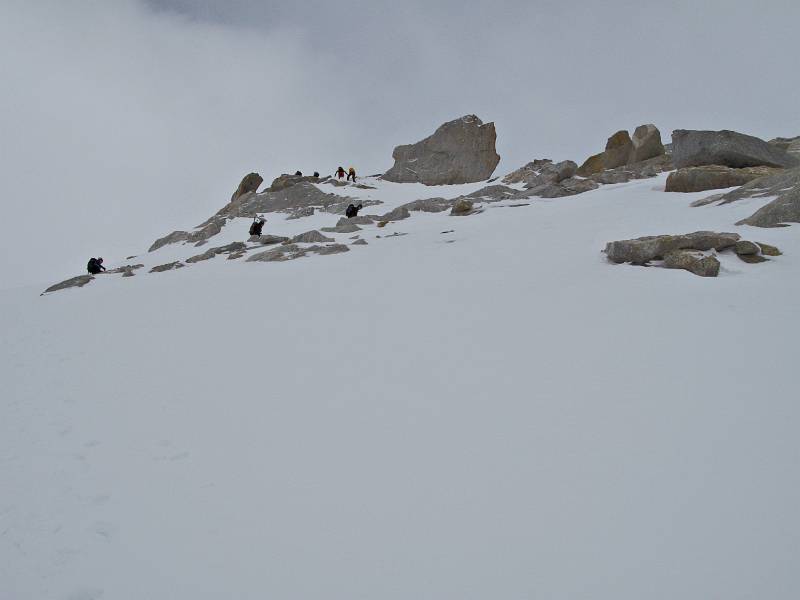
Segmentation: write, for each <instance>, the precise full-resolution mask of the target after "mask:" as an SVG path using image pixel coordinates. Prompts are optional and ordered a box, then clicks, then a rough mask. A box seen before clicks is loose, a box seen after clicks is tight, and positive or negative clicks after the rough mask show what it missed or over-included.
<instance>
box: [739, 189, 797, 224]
mask: <svg viewBox="0 0 800 600" xmlns="http://www.w3.org/2000/svg"><path fill="white" fill-rule="evenodd" d="M789 223H800V187H798V188H794V189H793V190H790V191H788V192H785V193H783V194H781V195H780V196H778V197H777V198H775V200H773V201H772V202H770V203H769V204H767V205H765V206H762V207H761V208H759V209H758V210H757V211H756V212H754V213H753V214H752V215H750V216H749V217H747V218H746V219H742V220H741V221H739V222H738V223H736V224H737V225H753V226H754V227H785V226H786V225H787V224H789Z"/></svg>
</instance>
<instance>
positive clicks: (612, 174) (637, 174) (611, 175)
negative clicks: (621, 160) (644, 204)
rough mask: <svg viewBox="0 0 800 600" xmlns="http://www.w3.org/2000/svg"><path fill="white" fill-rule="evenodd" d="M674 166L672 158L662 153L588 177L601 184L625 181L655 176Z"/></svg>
mask: <svg viewBox="0 0 800 600" xmlns="http://www.w3.org/2000/svg"><path fill="white" fill-rule="evenodd" d="M674 168H675V167H674V166H673V164H672V159H671V158H670V157H669V156H668V155H666V154H662V155H659V156H655V157H653V158H648V159H647V160H643V161H641V162H637V163H630V164H627V165H623V166H621V167H617V168H616V169H609V170H606V171H601V172H599V173H594V174H593V175H590V176H589V178H590V179H591V180H592V181H595V182H597V183H602V184H612V183H627V182H628V181H631V180H632V179H647V178H649V177H655V176H656V175H658V174H659V173H662V172H665V171H671V170H672V169H674Z"/></svg>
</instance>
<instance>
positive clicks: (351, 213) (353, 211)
mask: <svg viewBox="0 0 800 600" xmlns="http://www.w3.org/2000/svg"><path fill="white" fill-rule="evenodd" d="M362 208H364V207H363V206H362V205H361V204H359V205H358V206H353V205H352V204H350V205H349V206H348V207H347V209H346V210H345V211H344V216H345V217H347V218H348V219H352V218H353V217H356V216H358V211H360V210H361V209H362Z"/></svg>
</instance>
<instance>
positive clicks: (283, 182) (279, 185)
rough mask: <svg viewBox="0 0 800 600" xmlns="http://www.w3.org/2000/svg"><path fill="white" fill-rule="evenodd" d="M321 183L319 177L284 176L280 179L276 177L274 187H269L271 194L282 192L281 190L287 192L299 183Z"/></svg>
mask: <svg viewBox="0 0 800 600" xmlns="http://www.w3.org/2000/svg"><path fill="white" fill-rule="evenodd" d="M303 182H307V183H320V178H319V177H314V176H313V175H306V176H303V175H289V174H283V175H281V176H280V177H276V178H275V179H274V180H273V181H272V185H270V186H269V190H268V191H270V192H280V191H281V190H285V189H286V188H290V187H292V186H293V185H297V184H298V183H303Z"/></svg>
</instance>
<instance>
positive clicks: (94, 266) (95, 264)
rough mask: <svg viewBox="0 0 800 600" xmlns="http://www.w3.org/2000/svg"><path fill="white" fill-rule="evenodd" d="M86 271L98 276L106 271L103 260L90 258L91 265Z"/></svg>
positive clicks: (87, 266)
mask: <svg viewBox="0 0 800 600" xmlns="http://www.w3.org/2000/svg"><path fill="white" fill-rule="evenodd" d="M86 270H87V271H89V273H91V274H92V275H97V274H98V273H101V272H102V271H105V270H106V268H105V267H104V266H103V259H102V258H90V259H89V264H87V265H86Z"/></svg>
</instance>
